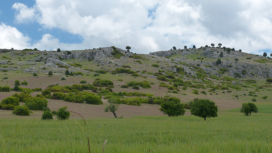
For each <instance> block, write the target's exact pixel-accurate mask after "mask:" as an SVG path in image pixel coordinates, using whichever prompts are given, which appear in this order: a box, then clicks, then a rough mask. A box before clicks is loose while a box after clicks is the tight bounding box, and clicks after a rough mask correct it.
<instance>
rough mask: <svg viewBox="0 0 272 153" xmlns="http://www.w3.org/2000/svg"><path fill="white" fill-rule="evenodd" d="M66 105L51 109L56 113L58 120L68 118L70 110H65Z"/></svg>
mask: <svg viewBox="0 0 272 153" xmlns="http://www.w3.org/2000/svg"><path fill="white" fill-rule="evenodd" d="M66 109H67V106H65V107H62V108H60V109H59V111H57V112H56V111H53V112H52V113H53V115H56V116H57V118H58V119H59V120H68V119H69V117H70V112H69V111H66Z"/></svg>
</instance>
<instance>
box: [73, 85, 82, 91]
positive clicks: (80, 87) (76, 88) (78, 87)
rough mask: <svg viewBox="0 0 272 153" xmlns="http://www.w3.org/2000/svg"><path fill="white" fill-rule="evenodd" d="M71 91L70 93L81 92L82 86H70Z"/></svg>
mask: <svg viewBox="0 0 272 153" xmlns="http://www.w3.org/2000/svg"><path fill="white" fill-rule="evenodd" d="M71 90H72V91H73V90H78V91H83V89H82V86H81V85H78V84H74V85H72V87H71Z"/></svg>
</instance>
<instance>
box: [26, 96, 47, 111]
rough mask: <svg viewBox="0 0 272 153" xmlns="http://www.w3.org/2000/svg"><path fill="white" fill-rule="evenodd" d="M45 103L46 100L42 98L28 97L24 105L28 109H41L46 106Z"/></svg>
mask: <svg viewBox="0 0 272 153" xmlns="http://www.w3.org/2000/svg"><path fill="white" fill-rule="evenodd" d="M47 103H48V101H47V100H46V99H44V98H39V97H33V98H31V99H28V100H27V101H26V102H25V105H26V106H27V107H28V108H29V109H30V110H43V109H44V108H45V107H47Z"/></svg>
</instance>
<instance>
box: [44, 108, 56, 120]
mask: <svg viewBox="0 0 272 153" xmlns="http://www.w3.org/2000/svg"><path fill="white" fill-rule="evenodd" d="M52 119H53V114H52V113H51V112H50V110H45V111H44V112H43V114H42V120H52Z"/></svg>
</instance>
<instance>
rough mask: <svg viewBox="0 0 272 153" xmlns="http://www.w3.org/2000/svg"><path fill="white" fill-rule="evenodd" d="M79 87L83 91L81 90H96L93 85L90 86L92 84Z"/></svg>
mask: <svg viewBox="0 0 272 153" xmlns="http://www.w3.org/2000/svg"><path fill="white" fill-rule="evenodd" d="M81 86H82V89H83V90H94V89H96V90H97V87H95V86H94V85H92V84H90V83H88V84H86V85H81Z"/></svg>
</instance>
